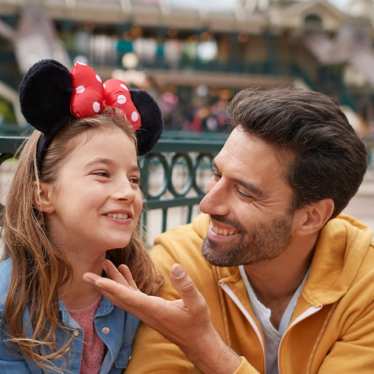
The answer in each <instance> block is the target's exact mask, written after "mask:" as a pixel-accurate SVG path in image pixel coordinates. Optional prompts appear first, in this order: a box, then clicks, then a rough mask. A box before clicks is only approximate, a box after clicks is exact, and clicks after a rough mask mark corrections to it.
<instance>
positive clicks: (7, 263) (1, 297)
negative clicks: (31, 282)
mask: <svg viewBox="0 0 374 374" xmlns="http://www.w3.org/2000/svg"><path fill="white" fill-rule="evenodd" d="M11 275H12V260H11V259H10V258H6V259H5V260H2V261H0V312H1V311H2V310H3V309H4V303H5V300H6V297H7V294H8V290H9V283H10V278H11Z"/></svg>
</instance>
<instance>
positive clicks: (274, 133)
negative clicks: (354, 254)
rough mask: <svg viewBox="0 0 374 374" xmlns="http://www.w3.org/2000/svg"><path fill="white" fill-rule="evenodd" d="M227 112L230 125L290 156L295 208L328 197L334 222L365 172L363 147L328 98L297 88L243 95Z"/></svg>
mask: <svg viewBox="0 0 374 374" xmlns="http://www.w3.org/2000/svg"><path fill="white" fill-rule="evenodd" d="M229 112H230V114H231V117H232V120H233V126H241V127H242V128H243V129H244V130H245V131H247V132H248V133H250V134H253V135H254V136H256V137H258V138H260V139H262V140H264V141H265V142H267V143H268V144H271V145H274V146H276V147H278V148H279V149H281V150H286V151H291V152H292V154H293V155H294V159H293V161H292V162H291V164H290V165H289V166H288V170H287V179H288V182H289V184H290V186H291V187H292V188H293V190H294V200H293V206H292V208H293V209H297V208H300V207H303V206H305V205H307V204H309V203H312V202H316V201H319V200H322V199H325V198H331V199H333V200H334V203H335V210H334V213H333V217H335V216H336V215H337V214H339V213H340V212H341V211H342V210H343V209H344V208H345V207H346V206H347V204H348V202H349V200H350V199H351V198H352V197H353V195H354V194H355V193H356V192H357V190H358V188H359V186H360V184H361V182H362V179H363V177H364V174H365V171H366V168H367V152H366V149H365V145H364V144H363V142H362V141H361V140H360V139H359V138H358V136H357V135H356V133H355V131H354V130H353V128H352V126H351V125H350V124H349V123H348V120H347V118H346V116H345V115H344V113H343V112H342V111H341V110H340V108H339V106H338V105H337V103H336V102H335V101H334V100H332V99H331V98H329V97H328V96H326V95H324V94H321V93H318V92H312V91H304V90H299V89H284V88H283V89H282V88H281V89H271V90H243V91H240V92H239V93H238V94H237V95H236V96H235V97H234V98H233V100H232V101H231V103H230V105H229Z"/></svg>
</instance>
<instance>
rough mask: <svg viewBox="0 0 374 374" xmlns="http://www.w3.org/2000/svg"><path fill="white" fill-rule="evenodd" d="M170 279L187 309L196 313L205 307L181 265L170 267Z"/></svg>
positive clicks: (202, 299)
mask: <svg viewBox="0 0 374 374" xmlns="http://www.w3.org/2000/svg"><path fill="white" fill-rule="evenodd" d="M170 279H171V282H172V284H173V286H174V287H175V289H176V290H177V291H178V293H179V295H180V296H181V298H182V300H183V302H184V304H185V306H186V307H187V308H188V309H190V310H191V311H197V309H199V308H201V307H202V306H203V305H205V301H204V298H203V297H202V295H201V294H200V292H199V291H198V290H197V288H196V287H195V285H194V284H193V282H192V279H191V278H190V276H189V275H188V274H187V273H186V271H185V270H184V269H183V268H182V266H181V265H179V264H174V265H173V266H172V268H171V277H170Z"/></svg>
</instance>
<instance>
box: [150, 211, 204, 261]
mask: <svg viewBox="0 0 374 374" xmlns="http://www.w3.org/2000/svg"><path fill="white" fill-rule="evenodd" d="M208 223H209V218H208V216H206V215H199V216H198V217H196V218H195V219H194V220H193V221H192V222H191V223H189V224H187V225H182V226H178V227H176V228H174V229H170V230H168V231H166V232H164V233H162V234H160V235H159V236H158V237H157V238H156V239H155V245H154V247H153V248H152V250H151V257H152V259H153V260H154V261H155V262H156V263H158V262H164V261H167V262H170V261H173V263H174V262H178V263H181V264H188V263H189V262H191V260H193V262H196V261H197V262H200V261H201V262H205V260H204V258H203V256H202V254H201V247H202V244H203V240H204V238H205V236H206V233H207V230H208Z"/></svg>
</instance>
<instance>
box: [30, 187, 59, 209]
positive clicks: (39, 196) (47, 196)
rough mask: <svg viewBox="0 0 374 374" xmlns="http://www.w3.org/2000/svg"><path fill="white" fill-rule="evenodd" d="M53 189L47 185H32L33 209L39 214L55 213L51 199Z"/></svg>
mask: <svg viewBox="0 0 374 374" xmlns="http://www.w3.org/2000/svg"><path fill="white" fill-rule="evenodd" d="M52 193H53V187H52V185H51V184H49V183H44V182H35V183H34V202H35V207H36V209H38V210H39V211H40V212H43V213H47V214H51V213H53V212H54V211H55V208H54V206H53V199H52Z"/></svg>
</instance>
